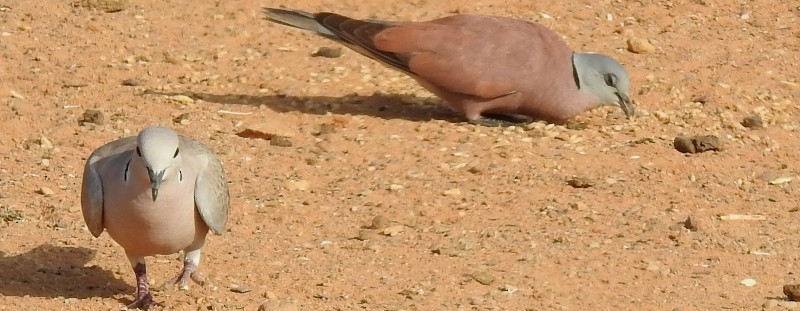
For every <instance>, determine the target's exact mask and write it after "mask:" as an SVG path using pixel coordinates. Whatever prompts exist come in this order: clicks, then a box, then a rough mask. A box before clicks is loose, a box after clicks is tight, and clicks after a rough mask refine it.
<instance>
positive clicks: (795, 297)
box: [783, 284, 800, 301]
mask: <svg viewBox="0 0 800 311" xmlns="http://www.w3.org/2000/svg"><path fill="white" fill-rule="evenodd" d="M783 294H784V295H786V297H788V298H789V300H791V301H800V284H786V285H784V286H783Z"/></svg>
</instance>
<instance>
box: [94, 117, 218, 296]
mask: <svg viewBox="0 0 800 311" xmlns="http://www.w3.org/2000/svg"><path fill="white" fill-rule="evenodd" d="M229 198H230V197H229V194H228V185H227V181H226V178H225V172H224V171H223V169H222V163H220V161H219V160H218V159H217V158H216V157H215V156H214V154H213V153H212V151H211V150H210V149H209V148H208V147H206V146H204V145H203V144H201V143H199V142H197V141H194V140H192V139H190V138H187V137H184V136H179V135H177V134H176V133H175V132H173V131H172V130H171V129H168V128H165V127H157V126H153V127H148V128H145V129H144V130H142V131H141V132H140V133H139V135H138V136H131V137H125V138H121V139H119V140H116V141H113V142H110V143H107V144H105V145H103V146H101V147H100V148H98V149H97V150H95V151H94V152H93V153H92V154H91V155H90V156H89V158H88V159H87V160H86V167H85V168H84V171H83V186H82V191H81V207H82V210H83V219H84V220H85V221H86V226H87V227H88V228H89V231H90V232H91V233H92V235H94V236H95V237H98V236H100V234H101V233H103V229H105V230H107V231H108V234H109V235H110V236H111V238H112V239H114V241H116V242H117V243H119V245H120V246H122V248H123V249H125V255H126V256H127V257H128V260H130V263H131V266H132V267H133V272H134V274H135V275H136V291H137V292H136V299H135V300H134V302H133V303H132V304H130V305H129V306H128V307H129V308H143V309H147V308H148V307H150V306H151V305H152V304H153V297H152V295H151V294H150V290H149V288H148V283H147V272H146V271H147V270H146V265H145V257H146V256H152V255H156V254H162V255H166V254H173V253H177V252H179V251H183V252H184V254H185V257H184V262H183V270H181V272H180V273H179V274H178V275H177V276H176V277H175V278H174V279H172V280H171V281H170V284H178V285H179V286H180V287H181V288H188V281H189V279H190V278H191V279H192V280H194V281H195V282H197V283H199V284H202V276H201V275H200V274H199V273H198V272H196V269H197V266H198V265H199V264H200V249H201V248H202V247H203V244H204V243H205V239H206V234H207V233H208V231H209V229H211V231H212V232H214V233H215V234H222V232H223V231H224V230H225V223H226V222H227V220H228V209H229V207H230V199H229Z"/></svg>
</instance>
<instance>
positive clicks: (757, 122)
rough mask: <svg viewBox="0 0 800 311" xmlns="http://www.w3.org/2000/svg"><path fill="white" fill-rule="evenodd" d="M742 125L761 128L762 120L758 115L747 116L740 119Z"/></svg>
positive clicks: (762, 125)
mask: <svg viewBox="0 0 800 311" xmlns="http://www.w3.org/2000/svg"><path fill="white" fill-rule="evenodd" d="M742 126H744V127H746V128H751V129H759V128H763V127H764V120H762V119H761V117H760V116H758V115H752V116H747V117H745V118H744V119H743V120H742Z"/></svg>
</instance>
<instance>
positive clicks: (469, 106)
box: [264, 8, 634, 123]
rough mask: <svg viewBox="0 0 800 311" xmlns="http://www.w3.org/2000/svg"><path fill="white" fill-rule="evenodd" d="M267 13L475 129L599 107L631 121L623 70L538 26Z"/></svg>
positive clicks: (500, 20) (472, 19)
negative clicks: (427, 95) (339, 48)
mask: <svg viewBox="0 0 800 311" xmlns="http://www.w3.org/2000/svg"><path fill="white" fill-rule="evenodd" d="M264 13H265V14H266V19H267V20H269V21H272V22H275V23H278V24H282V25H286V26H290V27H293V28H298V29H301V30H305V31H310V32H312V33H315V34H317V35H320V36H323V37H325V38H328V39H332V40H335V41H337V42H339V43H341V44H343V45H345V46H347V47H348V48H350V49H353V50H355V51H356V52H359V53H361V54H363V55H365V56H367V57H369V58H372V59H375V60H377V61H379V62H381V63H383V64H385V65H388V66H389V67H392V68H395V69H398V70H400V71H402V72H404V73H406V74H408V75H409V76H411V77H412V78H414V79H415V80H417V82H419V84H420V85H422V86H423V87H424V88H426V89H428V90H429V91H431V92H432V93H434V94H436V95H437V96H439V97H440V98H442V99H444V100H445V101H446V102H447V103H449V104H450V106H452V107H453V109H455V110H457V111H460V112H462V113H464V115H466V117H467V119H468V120H470V121H472V122H477V123H493V122H490V121H492V120H491V119H490V118H487V116H498V115H499V116H504V117H508V118H511V119H518V118H519V117H531V118H534V119H540V120H545V121H550V122H560V121H564V120H566V119H569V118H571V117H574V116H576V115H578V114H580V113H582V112H584V111H587V110H590V109H593V108H595V107H598V106H602V105H612V106H618V107H620V108H622V111H623V112H625V115H627V116H628V117H632V116H633V115H634V108H633V104H632V102H631V100H630V97H629V96H628V89H629V86H630V82H629V80H628V73H627V71H625V68H623V67H622V65H620V64H619V63H618V62H617V61H616V60H614V59H613V58H611V57H609V56H606V55H602V54H594V53H575V52H573V51H572V50H571V49H570V48H569V46H567V44H566V43H565V42H564V40H562V39H561V38H560V37H559V36H558V35H557V34H555V33H554V32H552V31H551V30H549V29H547V28H546V27H544V26H542V25H539V24H536V23H531V22H526V21H521V20H516V19H512V18H505V17H495V16H482V15H454V16H449V17H444V18H439V19H435V20H431V21H426V22H389V21H379V20H369V21H365V20H357V19H352V18H349V17H345V16H341V15H338V14H334V13H308V12H303V11H295V10H284V9H274V8H265V9H264Z"/></svg>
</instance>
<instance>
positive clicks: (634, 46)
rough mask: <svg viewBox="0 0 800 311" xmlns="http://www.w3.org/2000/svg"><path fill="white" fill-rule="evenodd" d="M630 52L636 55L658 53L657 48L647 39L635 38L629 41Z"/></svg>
mask: <svg viewBox="0 0 800 311" xmlns="http://www.w3.org/2000/svg"><path fill="white" fill-rule="evenodd" d="M628 51H629V52H633V53H636V54H649V53H653V52H655V51H656V47H655V46H653V44H651V43H650V41H648V40H647V39H643V38H637V37H633V38H630V39H628Z"/></svg>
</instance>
